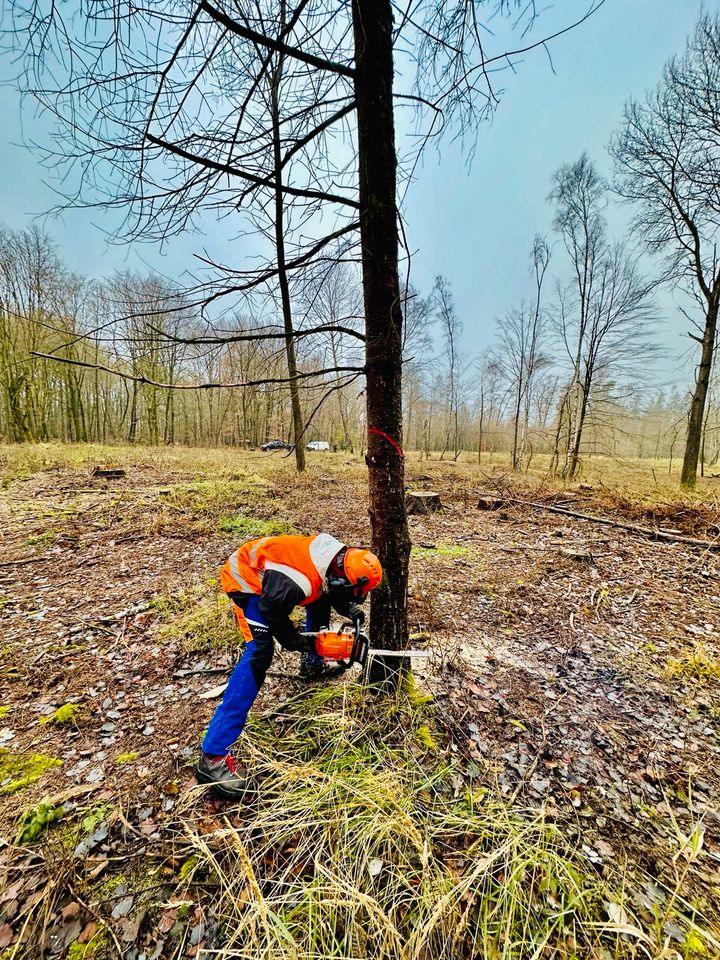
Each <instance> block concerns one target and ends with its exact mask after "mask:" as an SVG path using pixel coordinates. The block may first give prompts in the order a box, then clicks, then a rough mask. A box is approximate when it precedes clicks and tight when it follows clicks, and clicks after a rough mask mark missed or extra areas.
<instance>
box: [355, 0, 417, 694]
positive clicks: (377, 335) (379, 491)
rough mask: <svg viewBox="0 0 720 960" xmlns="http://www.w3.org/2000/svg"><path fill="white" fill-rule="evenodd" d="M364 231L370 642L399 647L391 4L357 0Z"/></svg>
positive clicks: (402, 569) (400, 489) (402, 546)
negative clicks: (376, 574)
mask: <svg viewBox="0 0 720 960" xmlns="http://www.w3.org/2000/svg"><path fill="white" fill-rule="evenodd" d="M353 32H354V39H355V99H356V103H357V130H358V168H359V169H358V175H359V198H360V241H361V251H362V269H363V292H364V301H365V334H366V344H365V351H366V364H367V394H366V395H367V423H368V449H367V456H366V462H367V465H368V472H369V495H370V523H371V526H372V547H373V549H374V550H375V551H376V552H377V553H378V556H379V558H380V562H381V563H382V566H383V571H384V575H383V580H382V583H381V585H380V586H379V587H378V588H377V590H375V591H373V593H372V601H371V602H372V642H373V646H376V647H384V648H388V649H392V650H400V649H402V648H403V647H404V646H405V644H406V640H407V588H406V585H407V574H408V564H409V558H410V536H409V533H408V525H407V515H406V512H405V496H404V494H405V490H404V486H405V465H404V460H403V457H402V454H401V453H400V451H399V450H398V449H397V448H396V447H395V446H394V445H393V444H392V443H390V442H389V441H388V439H386V437H384V436H381V435H380V434H379V433H375V432H373V431H374V430H379V431H382V432H383V433H384V434H386V435H387V437H390V438H392V439H393V440H394V441H395V442H396V443H397V444H400V443H401V439H402V342H403V337H402V327H403V317H402V307H401V301H400V281H399V276H398V235H397V201H396V155H395V127H394V118H393V93H392V84H393V54H392V7H391V4H390V0H353ZM399 676H400V673H399V672H398V671H397V662H396V661H395V662H393V661H388V660H383V659H382V658H381V657H375V658H373V670H372V673H371V677H370V679H371V681H373V682H385V681H395V682H397V680H398V679H399Z"/></svg>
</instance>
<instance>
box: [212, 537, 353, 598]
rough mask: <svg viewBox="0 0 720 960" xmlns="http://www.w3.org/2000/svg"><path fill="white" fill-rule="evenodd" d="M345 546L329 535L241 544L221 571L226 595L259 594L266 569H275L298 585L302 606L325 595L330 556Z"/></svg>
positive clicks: (221, 579) (266, 539)
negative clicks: (301, 594) (301, 593)
mask: <svg viewBox="0 0 720 960" xmlns="http://www.w3.org/2000/svg"><path fill="white" fill-rule="evenodd" d="M343 546H344V544H342V543H341V542H340V541H339V540H336V539H335V537H331V536H330V534H328V533H319V534H317V536H314V537H295V536H283V537H261V538H260V539H259V540H251V541H250V542H249V543H244V544H243V545H242V546H241V547H240V548H239V549H238V550H236V551H235V553H233V554H231V556H230V557H229V559H228V561H227V563H226V564H225V566H224V567H223V568H222V569H221V571H220V583H221V584H222V588H223V590H224V591H225V593H234V592H236V591H237V592H239V593H255V594H260V593H262V577H263V574H264V572H265V571H266V570H277V572H278V573H282V574H284V575H285V576H286V577H288V578H289V579H290V580H292V581H293V583H295V584H297V586H298V587H299V588H300V590H301V591H302V592H303V594H304V595H305V599H304V600H301V601H300V605H301V606H303V607H304V606H307V605H308V604H309V603H313V602H314V601H315V600H317V599H318V598H319V597H320V596H321V595H322V594H323V593H324V592H325V577H326V574H327V569H328V567H329V566H330V562H331V560H332V559H333V557H334V556H335V555H336V554H337V553H338V552H339V551H340V550H342V548H343Z"/></svg>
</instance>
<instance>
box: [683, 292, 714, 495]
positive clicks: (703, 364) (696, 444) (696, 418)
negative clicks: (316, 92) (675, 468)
mask: <svg viewBox="0 0 720 960" xmlns="http://www.w3.org/2000/svg"><path fill="white" fill-rule="evenodd" d="M717 317H718V302H717V299H715V301H714V302H711V304H710V307H709V308H708V312H707V314H706V316H705V330H704V331H703V338H702V353H701V355H700V365H699V366H698V371H697V379H696V382H695V390H694V392H693V397H692V402H691V403H690V413H689V416H688V427H687V442H686V444H685V456H684V457H683V465H682V473H681V474H680V484H681V485H682V486H683V487H685V488H686V489H688V490H692V489H693V488H694V487H695V483H696V481H697V467H698V459H699V456H700V442H701V439H702V433H703V414H704V411H705V402H706V400H707V393H708V387H709V385H710V374H711V372H712V363H713V352H714V349H715V333H716V331H717Z"/></svg>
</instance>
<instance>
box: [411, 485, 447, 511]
mask: <svg viewBox="0 0 720 960" xmlns="http://www.w3.org/2000/svg"><path fill="white" fill-rule="evenodd" d="M405 506H406V508H407V512H408V515H410V516H413V515H415V514H418V513H435V512H436V511H437V510H442V503H441V502H440V494H439V493H433V492H432V491H431V490H408V491H407V493H406V494H405Z"/></svg>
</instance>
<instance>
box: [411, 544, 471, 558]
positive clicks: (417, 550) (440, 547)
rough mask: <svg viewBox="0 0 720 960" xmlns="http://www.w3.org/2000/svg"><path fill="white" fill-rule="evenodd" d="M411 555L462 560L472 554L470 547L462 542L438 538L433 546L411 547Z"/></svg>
mask: <svg viewBox="0 0 720 960" xmlns="http://www.w3.org/2000/svg"><path fill="white" fill-rule="evenodd" d="M411 555H412V556H413V557H417V558H419V559H436V560H462V559H467V558H468V557H471V556H472V549H471V548H470V547H469V546H467V544H464V543H453V542H452V541H451V540H439V541H438V542H437V543H436V544H435V546H433V547H413V548H412V550H411Z"/></svg>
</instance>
